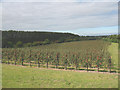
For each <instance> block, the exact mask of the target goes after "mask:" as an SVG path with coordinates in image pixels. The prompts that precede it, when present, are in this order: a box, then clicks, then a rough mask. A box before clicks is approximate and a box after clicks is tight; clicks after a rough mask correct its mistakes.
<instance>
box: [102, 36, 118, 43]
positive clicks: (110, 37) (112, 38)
mask: <svg viewBox="0 0 120 90" xmlns="http://www.w3.org/2000/svg"><path fill="white" fill-rule="evenodd" d="M103 39H104V40H106V41H109V42H114V43H120V35H109V36H107V37H105V38H103Z"/></svg>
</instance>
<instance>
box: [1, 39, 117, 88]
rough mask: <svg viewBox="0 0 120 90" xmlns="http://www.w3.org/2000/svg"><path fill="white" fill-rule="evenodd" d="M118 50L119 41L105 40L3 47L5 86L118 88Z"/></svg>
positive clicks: (3, 83)
mask: <svg viewBox="0 0 120 90" xmlns="http://www.w3.org/2000/svg"><path fill="white" fill-rule="evenodd" d="M114 48H116V49H114ZM116 50H117V44H116V43H112V44H111V43H109V42H106V41H102V40H90V41H77V42H66V43H56V44H50V45H41V46H35V47H25V48H3V50H2V53H3V55H2V58H3V59H2V63H3V73H2V74H3V78H2V81H3V82H2V86H3V88H21V87H22V88H28V87H29V88H101V87H102V88H117V87H118V74H117V73H115V72H118V68H117V64H118V62H117V58H116V56H117V51H116ZM113 52H115V53H113ZM9 64H10V65H9ZM21 66H23V67H21ZM31 67H33V68H31ZM99 72H100V73H99Z"/></svg>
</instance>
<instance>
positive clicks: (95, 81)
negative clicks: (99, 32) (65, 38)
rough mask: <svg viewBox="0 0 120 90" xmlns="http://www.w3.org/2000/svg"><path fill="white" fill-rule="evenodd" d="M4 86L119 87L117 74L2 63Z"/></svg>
mask: <svg viewBox="0 0 120 90" xmlns="http://www.w3.org/2000/svg"><path fill="white" fill-rule="evenodd" d="M2 68H3V72H2V87H3V88H117V87H118V75H117V74H108V73H106V74H103V73H91V72H74V71H60V70H47V69H37V68H30V67H21V66H13V65H6V64H3V65H2Z"/></svg>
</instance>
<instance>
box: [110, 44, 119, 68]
mask: <svg viewBox="0 0 120 90" xmlns="http://www.w3.org/2000/svg"><path fill="white" fill-rule="evenodd" d="M108 50H109V52H110V54H111V56H112V62H113V64H114V65H115V66H118V43H112V44H111V45H110V46H109V48H108Z"/></svg>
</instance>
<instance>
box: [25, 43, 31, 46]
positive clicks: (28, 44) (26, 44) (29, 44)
mask: <svg viewBox="0 0 120 90" xmlns="http://www.w3.org/2000/svg"><path fill="white" fill-rule="evenodd" d="M23 46H24V47H30V46H32V43H25V44H24V45H23Z"/></svg>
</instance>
